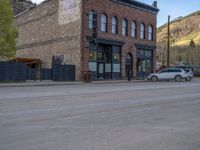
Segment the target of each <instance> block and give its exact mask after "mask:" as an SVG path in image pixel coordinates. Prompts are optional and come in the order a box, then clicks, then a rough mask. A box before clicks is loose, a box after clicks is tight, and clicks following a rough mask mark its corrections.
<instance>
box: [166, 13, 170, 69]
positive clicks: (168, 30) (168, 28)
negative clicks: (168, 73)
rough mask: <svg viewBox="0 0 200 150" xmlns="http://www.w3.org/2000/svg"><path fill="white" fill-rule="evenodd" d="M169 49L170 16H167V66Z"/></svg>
mask: <svg viewBox="0 0 200 150" xmlns="http://www.w3.org/2000/svg"><path fill="white" fill-rule="evenodd" d="M169 51H170V16H168V27H167V67H169V65H170V64H169Z"/></svg>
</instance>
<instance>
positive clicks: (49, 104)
mask: <svg viewBox="0 0 200 150" xmlns="http://www.w3.org/2000/svg"><path fill="white" fill-rule="evenodd" d="M0 150H200V80H198V79H195V80H193V81H192V82H156V83H152V82H136V83H135V82H130V83H128V82H127V83H112V84H111V83H109V84H106V83H105V84H90V83H89V84H80V85H61V86H37V87H5V88H0Z"/></svg>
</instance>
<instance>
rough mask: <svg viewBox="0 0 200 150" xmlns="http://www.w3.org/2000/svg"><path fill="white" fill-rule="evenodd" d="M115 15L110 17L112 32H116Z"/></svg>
mask: <svg viewBox="0 0 200 150" xmlns="http://www.w3.org/2000/svg"><path fill="white" fill-rule="evenodd" d="M117 27H118V26H117V17H115V16H114V17H112V33H117Z"/></svg>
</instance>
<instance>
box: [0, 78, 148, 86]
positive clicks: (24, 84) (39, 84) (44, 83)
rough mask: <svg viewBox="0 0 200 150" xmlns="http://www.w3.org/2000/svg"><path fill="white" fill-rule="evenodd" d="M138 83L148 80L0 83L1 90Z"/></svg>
mask: <svg viewBox="0 0 200 150" xmlns="http://www.w3.org/2000/svg"><path fill="white" fill-rule="evenodd" d="M134 82H135V83H138V82H147V80H131V81H127V80H108V81H106V80H102V81H92V82H83V81H76V82H53V81H52V82H51V81H50V82H37V81H36V82H24V83H0V88H4V87H32V86H62V85H81V84H111V83H112V84H115V83H134Z"/></svg>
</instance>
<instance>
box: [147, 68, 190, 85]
mask: <svg viewBox="0 0 200 150" xmlns="http://www.w3.org/2000/svg"><path fill="white" fill-rule="evenodd" d="M188 78H189V76H188V74H187V72H186V71H185V70H184V69H181V68H167V69H164V70H161V71H159V72H158V73H153V74H149V75H148V76H147V79H148V80H151V81H157V80H172V79H174V80H175V81H177V82H178V81H181V80H182V79H185V80H187V79H188Z"/></svg>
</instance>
